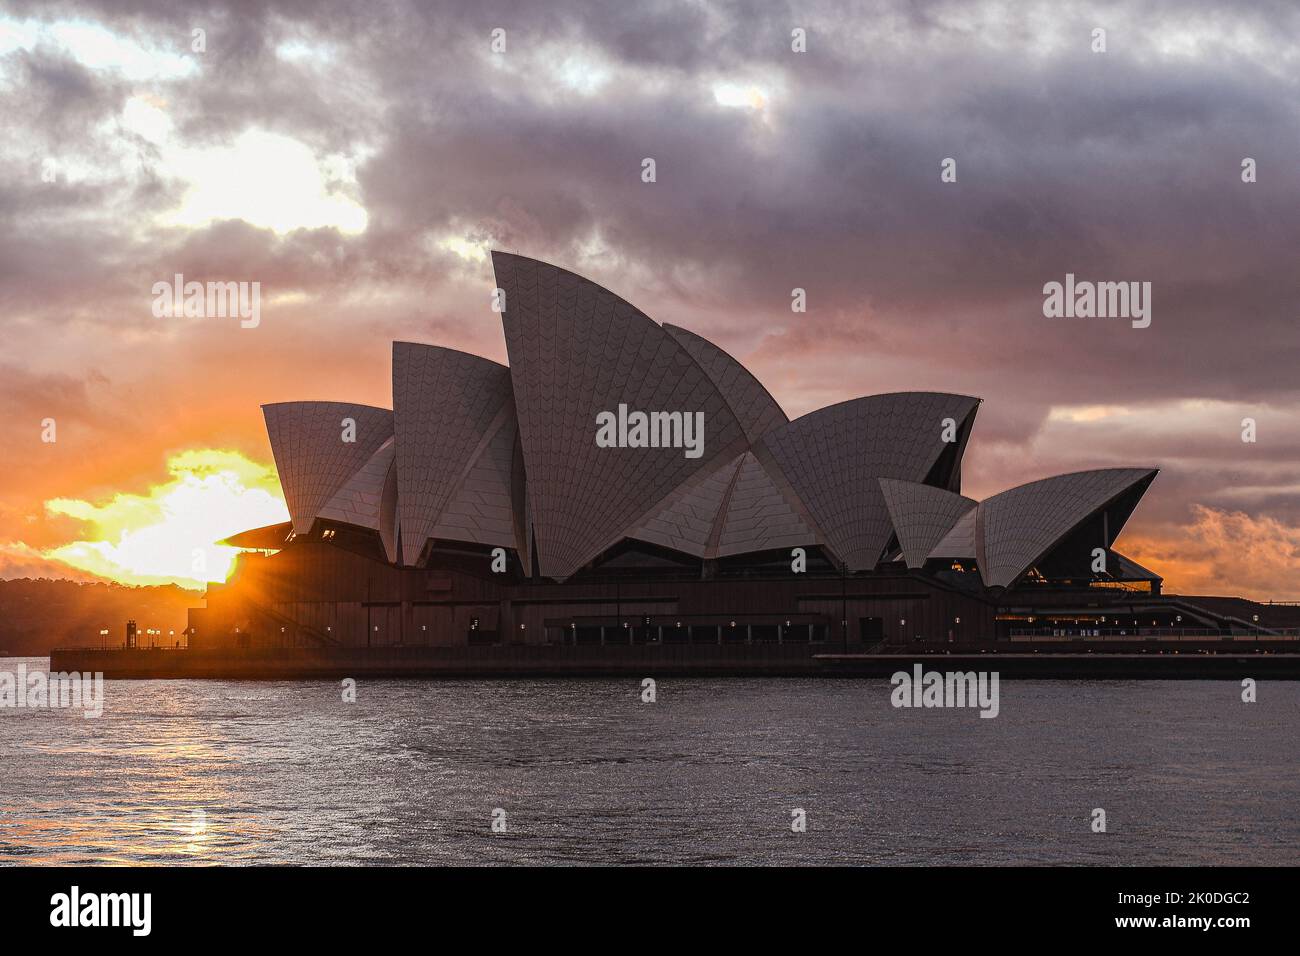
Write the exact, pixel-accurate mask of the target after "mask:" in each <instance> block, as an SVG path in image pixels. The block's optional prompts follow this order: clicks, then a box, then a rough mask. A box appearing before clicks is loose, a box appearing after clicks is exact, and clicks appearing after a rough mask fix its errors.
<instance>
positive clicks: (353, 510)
mask: <svg viewBox="0 0 1300 956" xmlns="http://www.w3.org/2000/svg"><path fill="white" fill-rule="evenodd" d="M394 451H395V443H394V441H393V439H392V438H389V439H388V441H386V442H384V443H383V444H382V445H380V446H379V448H378V449H377V450H376V451H375V453H374V454H373V455H371V456H370V460H369V461H368V462H366V463H365V465H363V466H362V467H361V470H360V471H358V472H357V473H356V474H355V475H353V476H352V477H351V478H349V479H348V481H347V484H345V485H344V486H343V487H342V488H340V489H339V490H338V491H336V492H335V493H334V497H332V498H330V500H329V501H327V502H326V503H325V505H324V506H323V507H322V508H321V509H320V511H319V512H318V513H317V517H319V518H329V519H330V520H331V521H345V522H347V523H348V524H354V525H356V526H358V527H360V528H370V529H371V530H372V531H378V530H379V524H380V514H379V512H380V502H381V501H382V500H383V497H384V480H385V479H386V478H387V477H388V470H389V469H390V468H392V467H393V455H394Z"/></svg>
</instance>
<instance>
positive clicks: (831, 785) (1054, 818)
mask: <svg viewBox="0 0 1300 956" xmlns="http://www.w3.org/2000/svg"><path fill="white" fill-rule="evenodd" d="M28 663H29V664H34V663H38V662H35V661H29V662H28ZM39 663H41V664H42V665H43V663H44V662H39ZM638 691H639V681H619V680H608V681H595V680H584V681H567V682H566V681H554V680H550V681H542V680H538V681H500V682H468V681H464V682H448V683H432V682H422V681H363V682H362V683H361V684H360V686H359V688H358V699H357V701H356V703H352V704H347V703H344V702H343V701H342V696H341V694H340V692H339V687H338V685H337V684H335V683H333V682H328V681H320V682H274V683H271V682H202V681H109V682H107V684H106V689H105V693H106V698H107V699H106V702H105V709H104V715H103V716H102V717H101V718H99V719H97V720H86V719H84V718H83V717H82V716H81V715H80V714H79V713H70V712H58V711H55V712H49V711H46V712H19V711H9V712H8V713H4V714H0V774H2V775H3V789H0V862H7V863H34V862H39V863H63V864H82V863H112V864H123V865H134V864H173V863H179V864H185V863H200V864H211V863H217V864H222V863H226V864H230V863H303V864H310V863H332V862H342V863H511V862H527V863H548V862H560V863H572V862H585V863H618V862H625V863H667V862H696V863H719V862H727V863H732V862H735V863H793V864H800V863H907V864H910V863H1010V862H1029V863H1049V862H1094V863H1124V864H1132V863H1184V864H1190V863H1199V862H1214V863H1228V862H1234V863H1274V864H1277V863H1292V864H1294V863H1296V862H1298V861H1300V856H1298V855H1297V850H1296V847H1297V846H1298V845H1300V812H1298V811H1300V779H1298V778H1300V775H1298V774H1297V773H1296V772H1295V769H1296V767H1297V757H1298V756H1300V751H1298V749H1297V747H1298V745H1297V743H1296V739H1295V734H1294V732H1293V727H1294V717H1295V714H1296V712H1297V707H1298V706H1300V684H1296V683H1270V684H1269V685H1268V693H1267V694H1261V695H1260V703H1258V704H1254V705H1243V704H1242V703H1241V702H1240V698H1239V694H1238V693H1237V692H1236V690H1235V685H1233V684H1232V683H1230V682H1217V683H1214V682H1203V683H1197V682H1176V683H1135V682H1109V683H1104V684H1088V683H1079V682H1066V681H1049V682H1010V681H1007V682H1004V683H1003V685H1002V713H1001V715H1000V716H999V717H998V718H996V719H994V720H981V719H979V718H978V716H977V713H976V712H974V711H960V712H958V711H914V712H900V711H895V710H893V709H892V708H890V707H889V703H888V696H889V685H888V682H887V681H883V680H881V681H867V680H863V681H826V682H816V681H808V680H784V681H783V680H730V681H726V680H663V681H660V685H659V699H658V702H657V703H655V704H643V703H641V701H640V696H639V692H638ZM1095 806H1105V807H1106V810H1107V816H1108V820H1109V823H1110V833H1108V834H1107V838H1106V839H1104V840H1103V839H1097V838H1095V835H1093V834H1091V832H1090V829H1089V827H1088V820H1089V817H1088V813H1089V811H1090V810H1091V808H1092V807H1095ZM795 807H800V808H804V809H805V810H806V811H807V820H808V828H807V832H806V833H799V834H795V833H792V832H791V831H790V820H791V809H792V808H795ZM495 808H504V809H505V810H506V811H507V818H508V821H509V823H508V827H507V830H506V832H505V833H497V834H494V833H493V832H492V830H491V822H492V812H493V810H494V809H495Z"/></svg>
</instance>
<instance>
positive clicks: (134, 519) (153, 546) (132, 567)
mask: <svg viewBox="0 0 1300 956" xmlns="http://www.w3.org/2000/svg"><path fill="white" fill-rule="evenodd" d="M167 474H168V477H167V479H166V480H164V481H162V482H159V483H157V484H153V485H150V486H149V487H148V488H147V489H146V490H145V491H143V492H133V491H125V492H119V493H116V494H114V495H113V496H112V497H110V498H107V499H103V500H97V501H85V500H80V499H73V498H54V499H51V500H49V501H47V502H45V508H46V510H47V512H49V513H50V514H52V515H64V516H67V517H70V518H73V519H76V520H77V521H78V522H80V523H81V525H82V527H83V530H84V534H83V536H82V537H79V538H78V539H77V540H75V541H70V542H68V543H67V544H62V545H58V546H57V547H52V548H48V549H46V550H44V551H42V552H41V555H42V556H43V557H44V558H47V559H49V560H51V561H54V562H59V563H62V564H65V565H67V566H68V567H69V568H73V569H76V570H79V571H84V572H88V573H89V574H92V575H94V576H96V577H100V578H104V579H107V580H110V581H116V582H118V583H121V584H176V585H179V586H181V587H186V588H192V589H199V590H201V589H202V588H203V587H205V586H206V585H207V583H208V582H210V581H224V580H225V579H226V578H227V576H228V575H229V574H230V571H231V568H232V566H233V563H234V559H235V556H236V555H237V554H238V553H239V550H238V549H237V548H231V547H228V546H223V545H219V544H217V542H218V541H220V540H222V539H223V538H225V537H227V536H229V535H231V534H234V533H236V532H239V531H244V530H247V529H248V528H254V527H259V526H261V525H266V524H273V523H275V522H279V521H285V520H287V519H288V516H289V512H288V510H287V509H286V508H285V504H284V498H283V497H282V495H281V493H280V483H279V480H278V479H277V478H276V476H275V470H274V468H272V467H269V466H267V465H262V464H258V463H257V462H254V461H250V460H249V459H248V458H246V457H244V456H243V455H242V454H240V453H239V452H234V451H221V450H217V449H210V448H207V449H194V450H191V451H186V452H181V453H180V454H177V455H173V456H172V457H171V458H170V459H168V461H167Z"/></svg>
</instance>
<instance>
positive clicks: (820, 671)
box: [50, 645, 1300, 680]
mask: <svg viewBox="0 0 1300 956" xmlns="http://www.w3.org/2000/svg"><path fill="white" fill-rule="evenodd" d="M917 662H920V663H922V664H923V665H924V667H925V668H926V669H927V670H962V671H966V670H976V671H979V670H984V671H992V670H996V671H998V672H999V674H1000V675H1001V676H1003V677H1008V678H1015V677H1025V678H1038V679H1071V680H1079V679H1127V680H1171V679H1205V678H1215V679H1225V680H1240V679H1241V678H1243V677H1255V678H1259V677H1267V678H1270V679H1274V680H1278V679H1281V680H1296V679H1300V654H1296V653H1275V652H1269V651H1263V650H1260V651H1254V652H1241V651H1239V650H1238V651H1221V652H1217V653H1208V652H1204V651H1195V650H1179V651H1171V650H1164V651H1152V652H1148V653H1140V652H1137V653H1132V652H1130V653H1068V652H1067V653H1061V652H1041V651H1033V650H1029V649H1025V648H1016V649H1015V650H1014V651H1007V652H1002V651H987V650H986V651H983V652H978V653H976V652H970V651H961V652H952V651H940V650H929V649H926V650H923V651H910V650H909V651H907V652H902V653H877V654H859V653H843V652H841V651H837V650H836V649H835V648H834V647H833V646H828V645H748V646H746V645H740V646H735V647H728V646H725V645H718V646H714V645H705V646H694V645H685V646H674V645H632V646H613V647H611V646H605V647H599V646H593V647H573V646H551V645H535V646H527V645H518V646H493V647H376V648H365V647H339V648H248V649H241V650H220V651H212V650H208V651H204V650H152V649H141V650H125V649H122V648H113V649H96V648H84V649H83V648H72V649H58V650H55V651H53V652H52V653H51V657H50V669H51V670H52V671H80V672H91V673H95V672H102V673H103V674H104V676H105V677H108V678H119V679H140V680H150V679H161V680H173V679H210V680H311V679H342V678H345V677H354V678H358V677H371V678H377V677H383V678H427V679H452V678H493V677H501V678H505V677H626V676H633V677H655V678H659V677H887V676H889V675H891V674H893V673H894V672H896V671H900V670H910V669H911V667H912V665H913V664H914V663H917Z"/></svg>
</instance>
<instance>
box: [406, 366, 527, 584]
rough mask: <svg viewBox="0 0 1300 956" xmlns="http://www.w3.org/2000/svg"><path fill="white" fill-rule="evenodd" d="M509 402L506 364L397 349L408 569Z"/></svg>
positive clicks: (508, 373) (508, 378)
mask: <svg viewBox="0 0 1300 956" xmlns="http://www.w3.org/2000/svg"><path fill="white" fill-rule="evenodd" d="M509 401H510V372H509V370H508V369H507V368H506V367H505V366H504V365H499V364H497V363H496V362H491V361H489V360H488V359H485V358H480V357H479V356H477V355H470V354H468V353H466V352H458V351H455V350H454V349H446V348H441V347H439V346H434V345H419V344H416V343H413V342H394V343H393V416H394V426H395V434H396V437H397V456H396V461H397V522H398V525H399V527H400V528H401V551H402V555H401V557H402V563H404V564H407V565H412V564H415V563H416V562H417V561H418V560H419V557H420V553H421V552H422V551H423V550H424V545H425V542H426V541H428V539H429V538H430V537H432V536H433V534H434V528H435V527H436V526H437V524H438V520H439V518H440V516H441V515H442V513H443V511H444V510H445V509H446V507H447V504H448V502H450V501H451V498H452V495H453V494H454V493H455V491H456V489H457V488H458V487H459V486H460V484H461V481H460V479H461V477H462V475H463V474H464V472H465V469H466V467H467V466H468V465H469V464H470V463H471V462H472V458H473V455H474V452H475V451H476V450H477V449H478V448H479V447H480V445H481V444H482V443H483V441H484V439H485V438H487V437H489V436H488V434H487V433H488V429H489V426H491V425H492V424H493V423H494V422H496V421H497V419H498V416H499V415H500V413H501V411H502V409H503V408H505V407H506V405H507V403H508V402H509Z"/></svg>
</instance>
